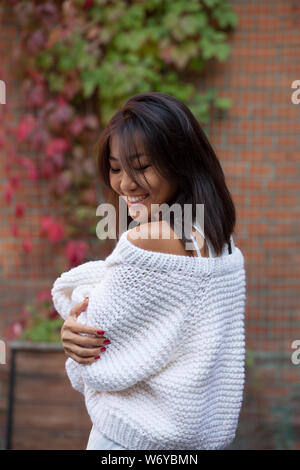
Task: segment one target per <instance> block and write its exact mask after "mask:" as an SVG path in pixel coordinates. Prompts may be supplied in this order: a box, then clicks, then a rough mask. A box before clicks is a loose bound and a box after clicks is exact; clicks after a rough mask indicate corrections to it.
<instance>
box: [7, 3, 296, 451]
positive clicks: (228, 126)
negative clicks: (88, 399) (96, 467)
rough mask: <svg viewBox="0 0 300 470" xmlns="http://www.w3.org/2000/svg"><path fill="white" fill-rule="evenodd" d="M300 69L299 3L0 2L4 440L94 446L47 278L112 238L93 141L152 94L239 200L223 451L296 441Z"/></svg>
mask: <svg viewBox="0 0 300 470" xmlns="http://www.w3.org/2000/svg"><path fill="white" fill-rule="evenodd" d="M296 80H300V4H299V2H298V1H296V0H273V1H272V2H269V1H261V0H231V1H224V0H222V1H221V0H201V1H200V0H195V1H193V0H190V1H189V2H186V1H183V0H172V1H170V0H160V1H158V0H136V1H134V0H127V1H125V0H113V1H108V0H65V1H54V0H51V1H46V0H39V1H38V0H36V1H19V0H15V1H10V2H5V1H3V0H2V1H1V2H0V188H1V197H0V207H1V224H0V276H1V282H0V337H1V340H2V341H4V344H5V351H3V349H2V360H0V362H1V364H0V448H2V449H5V448H10V449H85V448H86V444H87V440H88V436H89V432H90V428H91V422H90V419H89V417H88V415H87V412H86V409H85V405H84V399H83V397H82V395H81V394H79V393H78V392H76V391H75V390H74V389H72V387H71V385H70V383H69V381H68V378H67V376H66V372H65V369H64V364H65V359H66V357H65V355H64V352H63V350H62V348H61V346H60V334H59V332H60V328H61V325H62V320H61V319H60V318H59V317H58V315H57V313H56V312H55V310H54V308H53V305H52V302H51V296H50V290H51V287H52V285H53V282H54V280H55V279H56V278H57V277H58V276H59V275H60V274H61V273H62V272H63V271H66V270H68V269H70V268H71V267H73V266H77V265H78V264H81V263H83V262H86V261H88V260H93V259H104V258H105V257H106V256H107V255H108V254H109V253H110V252H111V250H112V249H113V247H114V242H113V241H112V240H106V241H101V240H99V239H98V238H97V237H96V232H95V229H96V225H97V223H98V222H99V218H98V217H97V216H96V207H97V206H98V205H99V204H100V202H102V201H103V200H105V192H104V191H103V188H101V187H99V182H98V181H97V170H96V159H95V154H94V144H95V142H96V140H97V137H98V136H99V133H100V131H101V129H102V128H103V127H104V126H105V124H106V123H107V122H108V120H109V118H110V117H111V116H112V115H113V114H114V112H116V111H117V110H118V109H119V108H120V106H121V105H122V104H123V103H124V102H125V101H126V99H127V98H129V97H130V96H132V95H135V94H137V93H141V92H145V91H161V92H164V93H169V94H171V95H174V96H176V97H177V98H179V99H181V100H182V101H184V103H185V104H187V105H188V106H189V107H190V109H191V110H192V111H193V112H194V114H195V115H196V116H197V118H198V120H199V122H200V123H201V124H202V126H203V128H204V129H205V131H206V132H207V135H208V137H209V139H210V141H211V143H212V145H213V147H214V148H215V150H216V153H217V155H218V157H219V159H220V162H221V164H222V167H223V169H224V172H225V176H226V181H227V184H228V186H229V189H230V191H231V193H232V196H233V199H234V201H235V204H236V209H237V220H238V223H237V226H236V236H235V243H236V245H237V246H239V247H240V249H241V250H242V252H243V254H244V257H245V267H246V274H247V301H246V317H245V321H246V325H245V326H246V349H247V356H246V359H247V361H246V383H245V391H244V401H243V406H242V410H241V415H240V421H239V426H238V430H237V435H236V439H235V441H234V442H233V443H232V445H231V446H230V448H231V449H277V450H283V449H300V411H299V410H300V380H299V379H300V364H299V362H300V360H299V358H300V353H299V354H298V355H297V350H296V348H297V347H298V349H299V348H300V329H299V326H300V315H299V314H300V308H299V307H300V303H299V295H298V293H299V265H300V263H299V261H300V254H299V215H300V214H299V189H300V184H299V149H300V120H299V117H300V103H299V104H298V101H300V99H299V100H298V98H297V87H300V82H299V83H298V85H297V83H296V84H294V86H293V87H292V84H293V82H295V81H296ZM299 98H300V93H299ZM297 200H298V203H297ZM296 340H298V343H296ZM1 344H3V343H1ZM4 353H5V354H4ZM293 353H294V356H293V357H292V354H293ZM4 356H5V357H4ZM293 358H294V359H293ZM0 359H1V358H0Z"/></svg>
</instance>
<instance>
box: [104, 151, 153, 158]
mask: <svg viewBox="0 0 300 470" xmlns="http://www.w3.org/2000/svg"><path fill="white" fill-rule="evenodd" d="M144 155H145V154H144V153H140V152H138V153H135V154H133V155H129V158H130V159H134V158H137V157H142V156H144ZM108 158H109V160H118V159H117V158H116V157H113V156H112V155H110V156H109V157H108Z"/></svg>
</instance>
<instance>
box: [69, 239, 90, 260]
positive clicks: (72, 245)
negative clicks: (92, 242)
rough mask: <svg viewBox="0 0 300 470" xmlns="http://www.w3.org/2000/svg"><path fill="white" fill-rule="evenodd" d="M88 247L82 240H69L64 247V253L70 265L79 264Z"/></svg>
mask: <svg viewBox="0 0 300 470" xmlns="http://www.w3.org/2000/svg"><path fill="white" fill-rule="evenodd" d="M88 248H89V246H88V244H87V243H86V242H85V241H84V240H78V241H69V242H68V244H67V246H66V249H65V255H66V257H67V259H68V261H69V263H70V265H71V266H78V265H79V264H81V263H82V262H83V260H84V258H85V255H86V253H87V251H88Z"/></svg>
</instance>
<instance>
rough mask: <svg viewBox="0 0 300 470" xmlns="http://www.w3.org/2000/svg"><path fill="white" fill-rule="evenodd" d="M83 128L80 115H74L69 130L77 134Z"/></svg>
mask: <svg viewBox="0 0 300 470" xmlns="http://www.w3.org/2000/svg"><path fill="white" fill-rule="evenodd" d="M83 128H84V120H83V119H82V117H80V116H76V117H75V119H74V120H73V122H72V124H71V126H70V130H71V132H72V134H73V135H75V136H77V135H79V134H80V133H81V132H82V130H83Z"/></svg>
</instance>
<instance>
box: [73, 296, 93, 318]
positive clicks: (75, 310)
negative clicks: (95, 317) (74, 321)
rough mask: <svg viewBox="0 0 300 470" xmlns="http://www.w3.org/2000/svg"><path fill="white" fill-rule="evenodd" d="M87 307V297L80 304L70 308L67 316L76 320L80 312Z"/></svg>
mask: <svg viewBox="0 0 300 470" xmlns="http://www.w3.org/2000/svg"><path fill="white" fill-rule="evenodd" d="M87 306H88V297H86V298H85V299H84V300H83V301H82V302H79V303H78V304H76V305H74V307H72V308H71V310H70V313H69V316H70V317H71V318H77V317H78V316H79V315H80V313H81V312H84V311H85V309H86V307H87Z"/></svg>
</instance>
